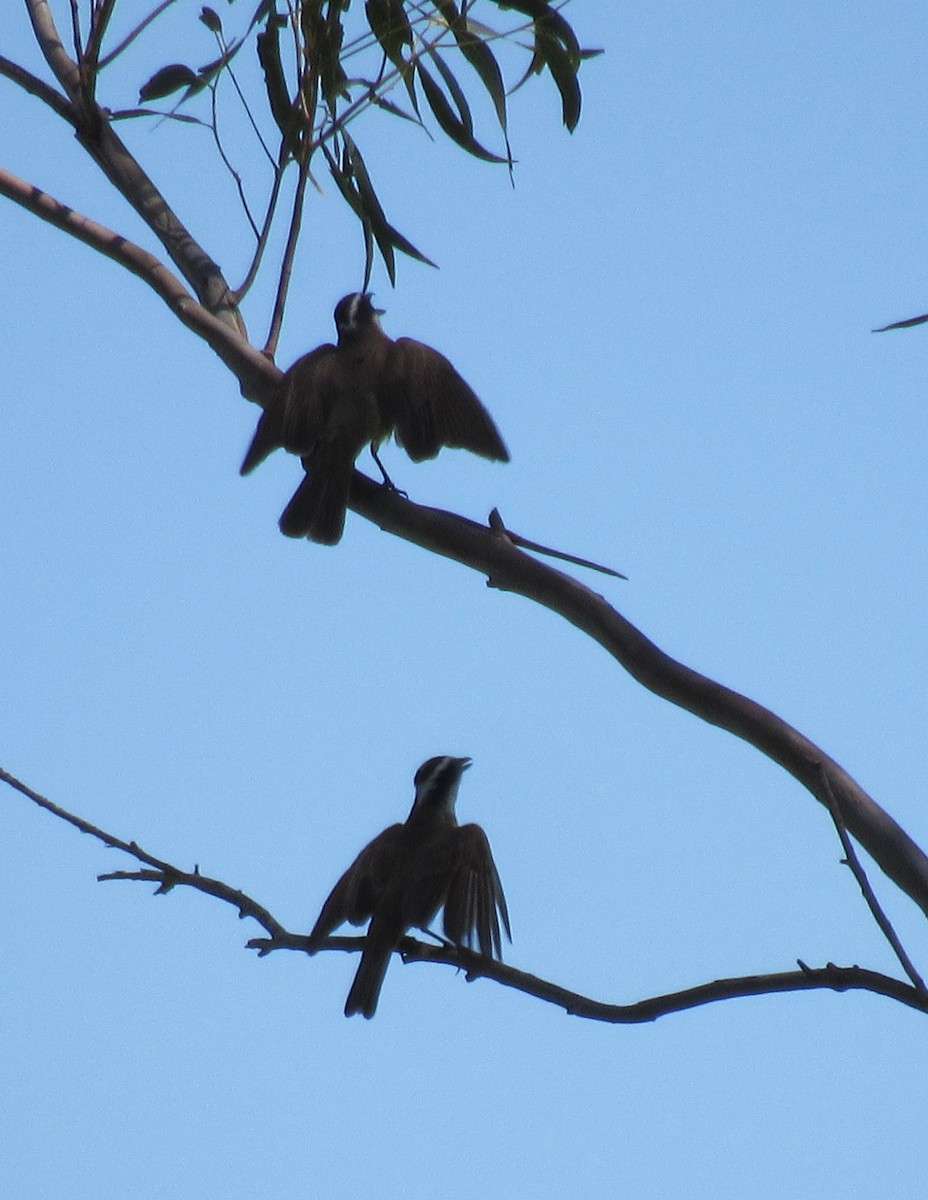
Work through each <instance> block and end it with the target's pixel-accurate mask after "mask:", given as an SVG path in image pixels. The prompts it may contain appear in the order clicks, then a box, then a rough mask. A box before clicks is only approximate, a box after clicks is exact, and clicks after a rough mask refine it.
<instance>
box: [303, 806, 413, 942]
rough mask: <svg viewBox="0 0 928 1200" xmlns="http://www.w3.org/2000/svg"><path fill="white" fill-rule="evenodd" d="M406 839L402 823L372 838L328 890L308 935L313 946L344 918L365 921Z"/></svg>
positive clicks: (382, 889) (357, 923)
mask: <svg viewBox="0 0 928 1200" xmlns="http://www.w3.org/2000/svg"><path fill="white" fill-rule="evenodd" d="M404 839H405V827H404V826H403V825H391V826H390V827H389V828H387V829H385V830H384V831H383V833H378V835H377V836H376V837H375V838H374V840H373V841H372V842H369V843H368V844H367V845H366V846H365V847H364V849H363V850H362V851H361V853H360V854H359V855H358V857H357V858H356V859H355V860H354V862H353V863H352V864H351V866H350V867H349V868H348V870H347V871H346V872H345V873H344V875H342V877H341V879H339V881H338V883H336V885H335V887H334V888H332V891H331V892H330V893H329V898H328V899H327V900H326V902H325V904H323V906H322V912H320V914H319V917H318V919H317V921H316V924H315V925H314V926H313V928H312V931H311V932H310V935H309V941H310V946H311V948H312V949H318V947H319V946H320V945H321V944H322V942H323V941H324V940H325V939H326V938H327V937H328V936H329V934H330V933H331V932H332V930H333V929H336V928H337V927H338V926H339V925H341V924H342V923H343V922H344V921H350V922H351V924H352V925H363V924H364V922H365V921H367V920H368V919H369V918H370V916H371V914H372V913H373V911H374V907H375V905H376V904H377V901H378V900H379V899H380V897H381V896H382V895H383V891H384V888H385V887H386V885H387V880H388V879H389V878H390V873H391V872H392V870H393V867H394V864H395V863H396V859H397V856H398V855H399V854H400V852H401V850H402V848H403V843H404Z"/></svg>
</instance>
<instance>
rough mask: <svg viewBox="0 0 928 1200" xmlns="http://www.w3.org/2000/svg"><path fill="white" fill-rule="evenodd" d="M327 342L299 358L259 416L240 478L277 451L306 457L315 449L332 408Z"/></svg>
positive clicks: (331, 352)
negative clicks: (282, 448) (280, 450)
mask: <svg viewBox="0 0 928 1200" xmlns="http://www.w3.org/2000/svg"><path fill="white" fill-rule="evenodd" d="M335 350H336V347H335V346H333V345H332V344H331V343H330V342H326V343H325V344H324V345H322V346H317V347H316V349H315V350H310V352H309V354H304V355H303V357H302V358H298V359H297V360H296V362H295V363H294V364H293V366H292V367H290V368H289V369H288V370H287V371H286V372H285V373H284V376H283V378H282V379H281V381H280V386H279V387H278V388H277V391H276V392H275V393H274V395H273V396H272V397H271V399H270V401H269V402H268V405H267V408H265V410H264V412H263V413H262V414H261V417H260V419H259V421H258V427H257V429H256V430H255V435H254V437H253V438H252V439H251V445H250V446H249V447H248V450H247V451H246V453H245V457H244V459H243V460H242V465H241V468H240V474H242V475H247V474H248V473H249V472H250V471H253V470H254V469H255V467H256V466H257V465H258V464H259V463H261V462H263V461H264V460H265V459H266V458H267V456H268V455H269V454H271V453H273V451H275V450H277V449H278V448H279V447H281V446H283V447H284V449H286V450H290V451H292V452H293V453H294V454H308V453H309V452H310V451H311V450H312V448H313V446H314V445H315V442H316V439H317V437H318V436H319V431H320V429H321V428H322V427H323V425H324V424H325V420H326V417H327V415H328V412H329V409H330V407H331V404H332V390H333V382H332V377H333V371H332V367H333V365H334V364H333V362H332V360H331V356H332V355H333V354H334V353H335Z"/></svg>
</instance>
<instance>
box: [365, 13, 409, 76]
mask: <svg viewBox="0 0 928 1200" xmlns="http://www.w3.org/2000/svg"><path fill="white" fill-rule="evenodd" d="M364 12H365V15H366V16H367V23H368V25H369V26H370V29H371V33H372V34H373V35H374V37H375V38H376V39H377V41H378V42H379V43H380V48H381V49H382V50H383V52H384V54H385V55H386V56H387V58H388V59H389V60H390V62H392V63H393V65H394V66H396V67H400V68H402V66H403V65H404V64H405V62H406V59H405V58H404V57H403V47H404V46H411V45H412V26H411V25H410V24H409V18H408V17H407V16H406V9H405V8H404V6H403V3H402V0H365V4H364Z"/></svg>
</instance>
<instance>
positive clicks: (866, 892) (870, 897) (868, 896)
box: [819, 764, 928, 995]
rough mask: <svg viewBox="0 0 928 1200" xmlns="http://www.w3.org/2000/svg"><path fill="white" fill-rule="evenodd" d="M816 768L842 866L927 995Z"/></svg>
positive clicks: (826, 780) (827, 782)
mask: <svg viewBox="0 0 928 1200" xmlns="http://www.w3.org/2000/svg"><path fill="white" fill-rule="evenodd" d="M819 766H820V772H821V779H822V789H823V791H824V793H825V796H826V797H827V800H828V811H829V812H830V813H831V819H832V821H834V823H835V829H836V830H837V831H838V837H839V838H840V839H841V847H842V849H843V850H844V863H845V865H846V866H847V867H849V868H850V870H851V872H852V873H853V875H854V878H855V879H856V880H857V883H858V886H859V887H860V890H861V892H862V893H863V897H864V899H865V900H866V902H867V905H868V907H869V909H870V912H871V913H872V914H873V919H874V920H875V921H876V923H877V925H879V927H880V930H881V931H882V933H883V936H884V937H885V938H886V940H887V941H888V942H889V944H890V946H892V948H893V953H894V954H895V955H896V958H898V959H899V962H900V963H901V964H902V969H903V971H905V973H906V975H908V977H909V979H911V980H912V982H913V983H914V984H915V986H916V987H917V988H918V990H919V991H920V992H922V993H923V994H925V995H928V989H926V988H925V981H924V980H923V979H922V977H921V975H919V973H918V971H916V969H915V966H914V964H913V962H912V960H911V959H910V958H909V956H908V954H906V952H905V950H904V949H903V946H902V942H900V940H899V937H898V935H897V934H896V931H895V929H893V927H892V924H891V922H890V920H889V917H887V915H886V913H885V912H883V909H882V907H881V905H880V902H879V901H878V900H877V898H876V893H875V892H874V890H873V888H872V887H871V886H870V880H869V879H868V878H867V873H866V871H864V868H863V865H862V864H861V861H860V858H859V856H858V854H857V851H856V850H855V849H854V843H853V842H852V841H851V839H850V837H849V835H848V832H847V826H846V825H845V823H844V818H843V816H842V815H841V806H840V804H839V803H838V799H837V797H836V796H835V793H834V789H833V788H832V786H831V782H830V780H829V778H828V775H827V774H826V772H825V769H824V767H822V766H821V764H819Z"/></svg>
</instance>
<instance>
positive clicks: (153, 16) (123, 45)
mask: <svg viewBox="0 0 928 1200" xmlns="http://www.w3.org/2000/svg"><path fill="white" fill-rule="evenodd" d="M174 3H175V0H162V3H161V4H159V5H158V7H157V8H155V9H153V10H152V12H150V13H149V14H148V16H147V17H145V18H144V19H143V20H142V23H141V24H140V25H136V27H135V29H132V30H130V31H129V33H127V34H126V36H125V37H124V38H123V39H122V41H121V42H120V43H119V45H118V46H115V47H114V48H113V49H112V50H111V51H110V52H109V54H107V55H106V57H105V58H101V59H100V67H101V68H103V67H105V66H108V65H109V64H110V63H111V62H112V61H113V59H114V58H118V57H119V55H120V54H122V52H123V51H124V50H125V49H127V48H128V47H129V46H131V45H132V43H133V42H134V41H135V39H136V38H137V37H138V36H139V34H140V33H143V32H144V31H145V30H146V29H147V28H148V26H149V25H150V24H151V23H152V21H154V20H157V18H158V17H160V16H161V14H162V13H163V12H164V11H165V9H167V8H170V7H171V5H172V4H174Z"/></svg>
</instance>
